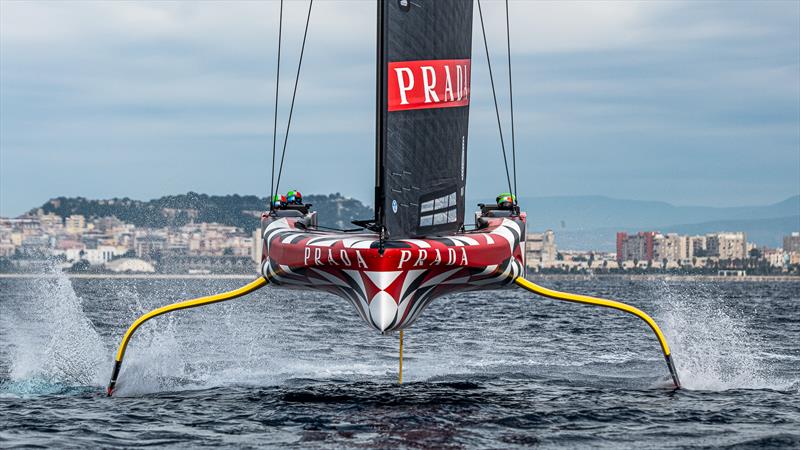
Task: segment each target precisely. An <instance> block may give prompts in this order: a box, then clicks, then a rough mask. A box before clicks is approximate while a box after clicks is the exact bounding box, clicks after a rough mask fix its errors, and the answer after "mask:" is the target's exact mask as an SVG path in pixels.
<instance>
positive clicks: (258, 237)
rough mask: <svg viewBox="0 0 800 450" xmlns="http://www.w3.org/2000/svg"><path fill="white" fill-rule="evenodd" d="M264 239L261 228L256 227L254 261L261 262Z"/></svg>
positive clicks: (254, 233) (254, 232)
mask: <svg viewBox="0 0 800 450" xmlns="http://www.w3.org/2000/svg"><path fill="white" fill-rule="evenodd" d="M262 241H263V238H262V237H261V228H256V229H255V230H253V252H252V255H253V261H254V262H256V263H260V262H261V253H262V251H263V250H262V249H261V247H262V245H263V244H262Z"/></svg>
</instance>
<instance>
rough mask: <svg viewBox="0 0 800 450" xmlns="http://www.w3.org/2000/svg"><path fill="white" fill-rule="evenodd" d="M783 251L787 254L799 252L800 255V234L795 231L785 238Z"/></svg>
mask: <svg viewBox="0 0 800 450" xmlns="http://www.w3.org/2000/svg"><path fill="white" fill-rule="evenodd" d="M783 251H785V252H786V253H790V252H798V253H800V232H798V231H795V232H794V233H792V234H790V235H789V236H784V237H783Z"/></svg>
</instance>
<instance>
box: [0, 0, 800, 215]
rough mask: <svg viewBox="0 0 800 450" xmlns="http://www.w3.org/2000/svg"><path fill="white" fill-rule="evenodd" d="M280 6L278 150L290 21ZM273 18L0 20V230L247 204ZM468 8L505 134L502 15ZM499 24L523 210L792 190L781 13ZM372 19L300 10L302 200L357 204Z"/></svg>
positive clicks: (580, 6)
mask: <svg viewBox="0 0 800 450" xmlns="http://www.w3.org/2000/svg"><path fill="white" fill-rule="evenodd" d="M285 5H286V6H285V11H284V12H285V23H284V30H283V31H284V36H283V37H284V49H283V51H284V53H283V58H284V59H283V62H282V68H281V69H282V70H281V91H280V95H281V98H282V100H283V101H282V103H281V106H280V109H279V120H278V127H279V130H280V131H279V140H280V137H282V133H283V131H282V130H283V129H284V128H285V120H286V115H287V113H288V100H289V98H290V95H291V87H292V82H293V79H294V70H295V69H296V63H297V57H298V54H299V48H300V39H301V38H302V27H303V24H304V20H305V13H306V7H307V3H306V2H303V1H289V2H285ZM278 6H279V5H278V3H277V2H183V1H177V2H162V1H159V2H45V1H39V2H10V1H3V2H0V214H3V215H7V214H18V213H20V212H22V211H23V210H25V209H27V208H29V207H31V206H33V205H35V204H37V203H41V202H43V201H45V200H46V199H47V198H49V197H51V196H55V195H61V194H81V195H84V196H90V197H103V196H108V195H128V196H134V197H146V196H157V195H161V194H162V193H170V192H178V191H185V190H188V189H194V190H197V191H210V192H241V193H251V192H256V193H263V192H264V186H266V185H268V183H269V182H268V177H269V174H268V172H269V170H268V169H266V170H265V168H266V167H268V161H269V159H270V156H269V154H270V152H271V145H272V121H273V116H272V108H273V102H274V88H275V84H274V83H275V52H276V45H275V44H276V38H277V14H278ZM482 6H483V12H484V18H485V19H486V27H487V30H488V32H489V36H488V39H489V44H490V47H491V50H492V57H493V62H494V64H493V67H494V69H495V70H496V73H495V78H496V81H497V83H498V90H499V91H498V94H499V99H500V102H501V107H502V108H503V113H504V120H506V119H507V105H508V99H507V92H506V85H505V80H506V76H507V72H506V68H505V56H506V55H505V40H504V38H505V36H504V27H505V15H504V4H503V2H499V1H484V2H483V3H482ZM510 11H511V27H512V52H513V53H512V56H513V62H514V83H515V85H514V87H515V109H516V113H517V116H516V121H517V125H518V129H517V143H518V145H519V155H518V159H519V164H520V168H521V169H523V170H524V173H525V174H526V175H525V176H524V177H523V178H522V179H521V185H520V188H521V190H522V191H523V192H524V193H525V194H531V195H536V194H541V195H559V194H586V193H602V194H606V195H616V196H620V197H634V198H652V199H662V200H668V201H672V202H677V203H720V204H737V203H754V202H766V201H774V200H777V199H779V198H780V197H782V196H788V195H791V194H796V193H798V191H800V173H799V172H800V171H798V170H797V167H798V166H799V165H800V152H798V148H800V129H799V127H800V106H799V104H800V81H798V80H800V56H798V55H800V31H798V30H800V4H798V3H796V2H757V3H752V2H735V3H730V2H724V3H719V2H701V3H698V2H633V1H631V2H582V1H581V2H562V1H537V2H529V1H514V0H512V1H511V2H510ZM374 16H375V9H374V4H373V3H372V2H364V1H359V0H353V1H317V2H315V6H314V11H313V13H312V18H311V29H310V32H309V36H308V46H307V49H306V55H305V60H304V63H303V64H304V65H303V72H302V76H301V80H300V86H299V90H298V97H297V103H296V105H295V114H296V115H295V117H294V119H293V124H292V135H291V136H290V140H289V150H288V151H289V158H288V159H287V169H286V170H287V172H286V176H288V177H289V178H288V180H289V182H291V183H292V184H293V185H294V186H297V187H300V188H302V189H304V190H305V191H307V192H328V191H341V192H343V193H345V194H349V195H354V196H357V197H359V198H361V199H363V200H365V201H369V200H370V198H371V196H372V182H373V153H374V136H373V133H374V130H373V129H374V125H373V123H374V122H373V121H374V117H373V114H374V94H373V92H374V69H373V68H374V66H373V64H374V57H375V49H374V35H375V29H374ZM477 17H478V14H477V8H476V10H475V18H476V24H475V27H474V29H473V37H474V46H473V78H472V80H473V99H472V109H471V118H470V133H471V136H470V137H471V139H470V155H469V166H470V177H469V185H468V189H469V196H470V197H473V196H478V195H483V196H487V197H493V194H494V193H495V192H494V191H495V190H497V189H502V185H503V184H504V179H505V174H504V171H503V166H502V162H501V161H500V159H499V154H500V150H499V140H498V138H497V130H496V126H495V118H494V107H493V105H492V100H491V92H490V91H489V90H488V75H487V73H486V65H485V56H484V54H483V45H482V42H481V35H480V27H479V25H478V24H477ZM505 123H507V122H505ZM506 131H508V130H507V129H506ZM732 155H733V156H734V157H731V156H732ZM687 174H688V175H687ZM754 174H755V176H754ZM765 179H769V181H768V182H766V181H764V180H765ZM32 180H35V182H32ZM664 186H669V187H670V188H669V189H664ZM715 186H716V187H715Z"/></svg>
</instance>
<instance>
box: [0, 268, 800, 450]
mask: <svg viewBox="0 0 800 450" xmlns="http://www.w3.org/2000/svg"><path fill="white" fill-rule="evenodd" d="M243 284H245V281H237V280H186V279H183V280H157V279H114V280H106V279H72V280H70V279H67V278H66V277H64V276H55V277H52V278H42V279H0V447H15V446H41V447H89V448H93V447H118V446H121V447H137V446H165V447H178V448H190V447H191V448H195V447H202V446H226V447H278V446H289V447H296V448H320V447H322V448H343V447H347V448H398V447H399V448H498V447H530V446H539V447H569V448H582V447H591V448H597V447H613V448H634V447H636V448H639V447H657V448H671V447H681V448H683V447H742V448H747V447H762V446H773V447H795V448H797V447H800V283H750V282H741V283H739V282H737V283H726V284H719V283H701V282H690V283H671V282H663V281H646V282H645V281H642V282H631V281H614V280H611V281H609V280H598V281H580V282H567V281H563V282H559V281H555V282H552V281H551V282H547V283H544V282H543V283H542V284H545V285H547V286H548V287H552V288H556V289H561V290H566V291H573V292H579V293H585V294H590V295H598V296H603V297H609V298H614V299H618V300H621V301H625V302H629V303H631V304H633V305H635V306H638V307H640V308H642V309H643V310H645V311H647V312H650V313H651V314H652V316H653V317H654V318H655V319H656V321H657V322H658V323H659V324H660V325H661V327H662V329H663V330H664V332H665V334H666V336H667V339H668V341H669V343H670V345H671V346H672V350H673V355H674V358H675V363H676V365H677V368H678V371H679V373H680V377H681V380H682V382H683V383H684V389H681V390H674V389H673V388H672V387H671V383H670V381H669V378H668V372H667V368H666V366H665V364H664V360H663V358H662V355H661V353H660V350H659V346H658V343H657V341H656V339H655V337H654V336H653V334H652V332H651V330H650V329H649V328H648V327H647V325H646V324H644V323H643V322H641V321H639V320H638V319H636V318H634V317H632V316H628V315H626V314H623V313H619V312H616V311H612V310H604V309H597V308H593V307H589V306H583V305H576V304H569V303H563V302H558V301H555V300H548V299H544V298H537V297H534V296H533V295H532V294H529V293H526V292H523V291H521V290H519V289H516V288H514V289H509V290H506V291H494V292H482V293H471V294H462V295H456V296H451V297H445V298H441V299H439V300H436V301H434V302H433V303H432V304H431V306H430V307H429V308H428V309H427V310H426V311H425V313H423V316H422V318H421V319H420V320H419V321H418V322H417V323H415V324H414V325H413V326H412V327H411V328H410V329H408V330H406V333H405V342H404V344H405V345H404V353H405V359H404V369H405V370H404V383H403V384H402V385H398V383H397V356H398V355H397V353H398V335H397V334H396V333H394V334H390V335H386V336H382V335H380V334H378V333H376V332H375V331H373V330H371V329H370V328H368V327H367V326H366V325H365V324H364V323H362V322H361V321H360V319H359V318H358V316H357V315H356V313H355V311H354V310H353V309H352V307H351V306H350V305H349V304H348V303H346V302H345V301H344V300H342V299H339V298H337V297H333V296H330V295H326V294H314V293H299V292H289V291H279V290H272V289H270V288H269V287H267V288H264V289H262V290H261V291H258V292H256V293H254V294H252V295H250V296H247V297H243V298H240V299H237V300H233V301H230V302H227V303H222V304H216V305H212V306H207V307H203V308H197V309H193V310H188V311H182V312H178V313H174V314H171V315H166V316H162V317H159V318H157V319H155V320H153V321H151V322H148V323H147V324H146V325H144V326H143V327H142V328H140V329H139V331H138V332H137V333H136V335H135V336H134V338H133V339H132V342H131V345H130V347H129V349H128V353H127V355H126V358H125V363H124V366H123V370H122V373H121V375H120V379H119V386H118V391H117V393H116V395H115V396H114V397H111V398H108V397H106V396H105V392H104V387H105V385H106V383H107V382H108V377H109V374H110V371H111V368H112V359H113V353H114V352H115V350H116V348H117V345H118V344H119V340H120V338H121V336H122V333H123V332H124V331H125V329H126V328H127V326H128V325H129V324H130V323H131V322H132V321H133V320H134V319H135V318H136V317H137V316H138V315H140V314H142V313H144V312H146V311H148V310H150V309H152V308H155V307H157V306H161V305H164V304H167V303H171V302H174V301H177V300H182V299H187V298H192V297H196V296H200V295H206V294H211V293H216V292H220V291H223V290H228V289H232V288H236V287H238V286H240V285H243Z"/></svg>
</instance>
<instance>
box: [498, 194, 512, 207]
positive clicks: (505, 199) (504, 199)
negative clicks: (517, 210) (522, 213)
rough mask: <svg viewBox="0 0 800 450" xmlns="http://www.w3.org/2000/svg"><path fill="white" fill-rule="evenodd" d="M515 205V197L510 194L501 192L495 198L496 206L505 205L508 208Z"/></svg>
mask: <svg viewBox="0 0 800 450" xmlns="http://www.w3.org/2000/svg"><path fill="white" fill-rule="evenodd" d="M516 203H517V197H515V196H514V194H512V193H510V192H503V193H502V194H500V195H498V196H497V204H498V205H503V204H507V205H509V206H510V205H514V204H516Z"/></svg>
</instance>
